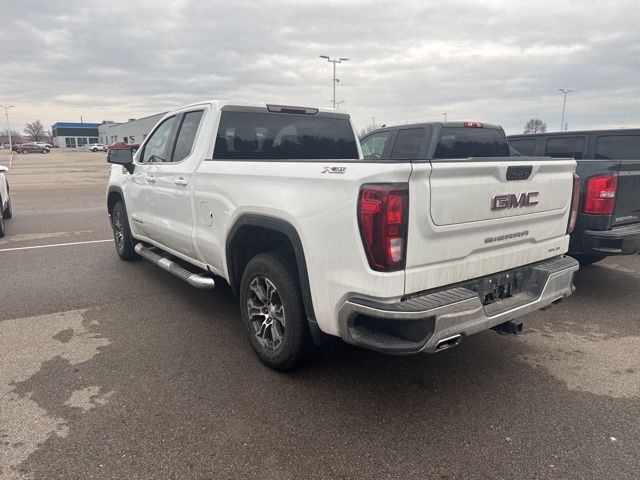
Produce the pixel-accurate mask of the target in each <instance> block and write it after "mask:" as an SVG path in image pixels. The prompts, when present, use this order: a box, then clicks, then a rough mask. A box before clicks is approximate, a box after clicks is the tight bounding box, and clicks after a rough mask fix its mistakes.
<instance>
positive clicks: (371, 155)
mask: <svg viewBox="0 0 640 480" xmlns="http://www.w3.org/2000/svg"><path fill="white" fill-rule="evenodd" d="M390 133H391V132H390V131H386V132H379V133H374V134H372V135H369V136H368V137H367V138H365V139H364V140H362V142H360V146H361V147H362V155H363V156H364V158H365V159H367V160H375V159H378V158H382V154H383V153H384V148H385V146H386V145H387V139H388V138H389V134H390Z"/></svg>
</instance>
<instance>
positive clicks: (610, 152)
mask: <svg viewBox="0 0 640 480" xmlns="http://www.w3.org/2000/svg"><path fill="white" fill-rule="evenodd" d="M596 159H599V160H637V159H640V135H607V136H604V137H598V139H597V140H596Z"/></svg>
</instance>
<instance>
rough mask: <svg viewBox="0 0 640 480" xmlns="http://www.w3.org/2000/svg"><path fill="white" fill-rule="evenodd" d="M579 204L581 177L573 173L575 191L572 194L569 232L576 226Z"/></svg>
mask: <svg viewBox="0 0 640 480" xmlns="http://www.w3.org/2000/svg"><path fill="white" fill-rule="evenodd" d="M578 205H580V177H579V176H578V175H576V174H575V173H574V174H573V193H572V194H571V213H569V223H568V224H567V234H569V233H571V232H573V229H574V228H576V220H577V219H578Z"/></svg>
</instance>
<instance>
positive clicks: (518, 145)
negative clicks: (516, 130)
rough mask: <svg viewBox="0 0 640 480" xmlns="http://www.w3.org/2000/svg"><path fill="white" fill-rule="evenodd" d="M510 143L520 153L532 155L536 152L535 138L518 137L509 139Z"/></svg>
mask: <svg viewBox="0 0 640 480" xmlns="http://www.w3.org/2000/svg"><path fill="white" fill-rule="evenodd" d="M510 143H511V146H512V147H513V148H515V149H516V150H517V151H518V153H520V154H521V155H526V156H533V155H535V154H536V143H537V141H536V139H535V138H519V139H517V140H511V141H510Z"/></svg>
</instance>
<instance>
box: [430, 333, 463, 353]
mask: <svg viewBox="0 0 640 480" xmlns="http://www.w3.org/2000/svg"><path fill="white" fill-rule="evenodd" d="M461 340H462V335H461V334H459V333H457V334H455V335H451V336H450V337H445V338H443V339H441V340H439V341H438V343H436V348H435V351H436V352H441V351H442V350H446V349H447V348H451V347H455V346H456V345H458V344H459V343H460V341H461Z"/></svg>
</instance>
